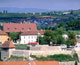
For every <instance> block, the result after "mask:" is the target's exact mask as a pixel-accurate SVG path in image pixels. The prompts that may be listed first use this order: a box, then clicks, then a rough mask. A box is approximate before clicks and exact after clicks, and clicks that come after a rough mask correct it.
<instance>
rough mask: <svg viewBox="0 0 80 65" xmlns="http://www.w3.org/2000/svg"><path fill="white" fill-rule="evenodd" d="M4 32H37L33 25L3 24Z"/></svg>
mask: <svg viewBox="0 0 80 65" xmlns="http://www.w3.org/2000/svg"><path fill="white" fill-rule="evenodd" d="M3 30H4V31H5V32H25V31H28V30H31V31H33V30H37V26H36V24H35V23H3Z"/></svg>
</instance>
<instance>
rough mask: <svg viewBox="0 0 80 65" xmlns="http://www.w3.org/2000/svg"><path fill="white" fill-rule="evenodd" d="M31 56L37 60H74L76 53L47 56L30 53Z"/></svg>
mask: <svg viewBox="0 0 80 65" xmlns="http://www.w3.org/2000/svg"><path fill="white" fill-rule="evenodd" d="M31 57H32V58H36V60H38V61H60V62H61V61H76V60H77V58H76V54H75V55H73V57H72V56H71V55H66V54H55V55H49V56H47V57H44V56H41V57H37V56H35V55H31Z"/></svg>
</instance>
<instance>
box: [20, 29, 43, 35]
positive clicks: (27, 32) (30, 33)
mask: <svg viewBox="0 0 80 65" xmlns="http://www.w3.org/2000/svg"><path fill="white" fill-rule="evenodd" d="M44 32H45V31H43V30H42V31H38V30H37V31H26V32H23V33H22V34H21V35H37V34H38V33H40V34H41V35H44Z"/></svg>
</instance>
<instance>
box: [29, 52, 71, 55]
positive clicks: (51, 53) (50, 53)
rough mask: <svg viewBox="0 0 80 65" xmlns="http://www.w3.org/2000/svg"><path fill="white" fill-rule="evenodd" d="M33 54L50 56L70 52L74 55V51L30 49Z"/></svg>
mask: <svg viewBox="0 0 80 65" xmlns="http://www.w3.org/2000/svg"><path fill="white" fill-rule="evenodd" d="M30 54H31V55H36V56H48V55H54V54H69V55H72V51H30Z"/></svg>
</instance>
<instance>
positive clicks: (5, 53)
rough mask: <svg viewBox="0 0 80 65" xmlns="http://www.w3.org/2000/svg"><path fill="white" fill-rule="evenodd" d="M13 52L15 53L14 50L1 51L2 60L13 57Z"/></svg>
mask: <svg viewBox="0 0 80 65" xmlns="http://www.w3.org/2000/svg"><path fill="white" fill-rule="evenodd" d="M13 51H15V49H14V48H11V49H1V59H2V60H7V59H8V58H10V56H11V55H12V53H13Z"/></svg>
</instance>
